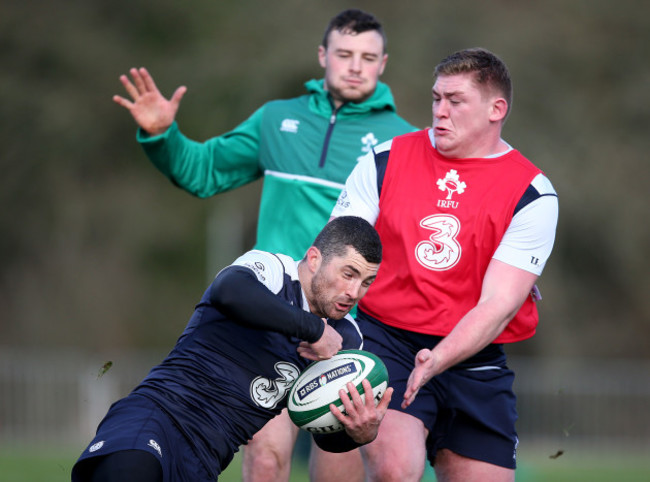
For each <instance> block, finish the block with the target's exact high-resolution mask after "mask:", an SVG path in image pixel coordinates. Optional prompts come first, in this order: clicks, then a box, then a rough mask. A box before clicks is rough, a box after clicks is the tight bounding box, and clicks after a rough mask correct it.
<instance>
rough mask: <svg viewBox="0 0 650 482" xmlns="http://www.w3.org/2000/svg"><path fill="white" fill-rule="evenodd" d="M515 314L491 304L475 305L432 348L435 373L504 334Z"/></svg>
mask: <svg viewBox="0 0 650 482" xmlns="http://www.w3.org/2000/svg"><path fill="white" fill-rule="evenodd" d="M513 316H514V313H513V314H509V313H507V314H506V313H503V312H502V310H496V309H494V307H492V306H490V305H487V306H485V305H481V304H479V305H477V306H476V307H474V308H473V309H472V310H470V311H469V312H468V313H467V314H466V315H465V316H464V317H463V318H462V319H461V320H460V322H459V323H458V324H457V325H456V326H455V327H454V329H453V330H452V331H451V332H450V333H449V334H448V335H447V336H446V337H444V338H443V339H442V340H441V341H440V343H438V344H437V345H436V346H435V347H434V348H433V350H432V353H431V354H432V356H433V357H434V359H435V363H434V366H435V373H434V374H433V376H435V375H438V374H439V373H442V372H443V371H445V370H447V369H448V368H451V367H452V366H454V365H457V364H458V363H460V362H462V361H464V360H466V359H468V358H470V357H472V356H473V355H476V354H477V353H478V352H479V351H481V350H482V349H483V348H485V347H486V346H487V345H489V344H490V343H492V342H493V341H494V340H495V339H496V338H497V337H498V336H499V335H500V334H501V332H502V331H503V330H504V329H505V327H506V326H507V325H508V323H509V322H510V320H511V319H512V317H513Z"/></svg>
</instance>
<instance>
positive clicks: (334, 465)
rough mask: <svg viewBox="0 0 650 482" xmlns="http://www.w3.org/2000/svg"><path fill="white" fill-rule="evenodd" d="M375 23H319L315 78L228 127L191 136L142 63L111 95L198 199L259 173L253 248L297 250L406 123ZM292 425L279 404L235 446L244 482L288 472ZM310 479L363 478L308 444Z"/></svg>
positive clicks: (353, 15) (345, 457)
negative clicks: (367, 157)
mask: <svg viewBox="0 0 650 482" xmlns="http://www.w3.org/2000/svg"><path fill="white" fill-rule="evenodd" d="M387 58H388V56H387V54H386V38H385V34H384V31H383V28H382V26H381V24H380V23H379V22H378V21H377V19H376V18H374V17H373V16H372V15H370V14H368V13H365V12H362V11H360V10H346V11H344V12H341V13H340V14H338V15H337V16H336V17H334V18H333V19H332V20H331V21H330V24H329V25H328V27H327V29H326V31H325V35H324V37H323V41H322V44H321V45H320V46H319V48H318V60H319V63H320V65H321V66H322V67H323V68H324V71H325V75H324V78H323V79H321V80H310V81H308V82H306V84H305V87H306V88H307V92H308V93H307V94H306V95H303V96H300V97H296V98H293V99H287V100H274V101H270V102H268V103H266V104H264V105H263V106H262V107H260V108H259V109H258V110H257V111H255V112H254V113H253V114H252V115H251V116H250V117H249V118H248V119H247V120H245V121H244V122H242V123H241V124H240V125H238V126H237V127H235V128H234V129H233V130H232V131H230V132H228V133H226V134H223V135H220V136H217V137H213V138H211V139H209V140H207V141H205V142H196V141H193V140H191V139H189V138H187V137H185V136H184V135H183V134H182V133H181V132H180V130H179V128H178V125H177V124H176V122H175V120H174V119H175V116H176V112H177V111H178V107H179V104H180V102H181V99H182V97H183V95H184V94H185V92H186V90H187V89H186V87H184V86H181V87H179V88H178V89H176V91H175V92H174V94H173V95H172V97H171V98H170V99H169V100H168V99H166V98H165V97H164V96H163V95H162V94H161V93H160V91H159V90H158V88H157V87H156V85H155V83H154V81H153V78H152V77H151V75H150V74H149V73H148V72H147V70H146V69H144V68H140V69H135V68H134V69H131V70H130V75H131V79H129V78H128V77H127V76H126V75H122V76H121V77H120V81H121V82H122V85H123V86H124V88H125V89H126V91H127V93H128V94H129V95H130V97H131V99H130V100H129V99H126V98H124V97H121V96H117V95H116V96H114V98H113V100H114V101H115V102H116V103H117V104H119V105H121V106H123V107H124V108H126V109H128V110H129V112H130V113H131V115H132V116H133V118H134V119H135V121H136V123H137V124H138V125H139V130H138V133H137V139H138V141H139V142H140V143H141V145H142V147H143V148H144V150H145V152H146V154H147V156H148V157H149V159H150V160H151V161H152V162H153V163H154V165H155V166H156V167H157V168H158V169H159V170H160V171H161V172H162V173H163V174H165V175H166V176H167V177H168V178H169V179H170V180H171V181H172V182H174V183H175V184H176V185H178V186H180V187H181V188H183V189H185V190H186V191H188V192H189V193H191V194H193V195H195V196H198V197H201V198H205V197H209V196H213V195H215V194H218V193H220V192H225V191H228V190H230V189H234V188H236V187H239V186H242V185H244V184H247V183H249V182H252V181H254V180H256V179H259V178H260V177H262V176H263V177H264V183H263V188H262V198H261V201H260V210H259V218H258V225H257V241H256V244H255V248H257V249H261V250H264V251H271V252H282V253H285V254H287V255H289V256H292V257H294V258H301V257H302V256H303V255H304V254H305V251H306V250H307V249H308V248H309V246H310V243H311V241H312V240H313V238H314V237H315V235H316V234H317V233H318V232H319V231H320V230H321V228H322V227H323V226H324V225H325V223H326V222H327V221H328V219H329V216H330V213H331V211H332V208H333V207H334V204H335V202H336V200H337V198H338V195H339V193H340V191H341V189H342V188H343V185H344V183H345V180H346V178H347V176H348V174H349V173H350V172H351V170H352V168H353V167H354V166H355V165H356V163H357V160H358V158H360V157H361V156H362V155H364V154H365V153H367V152H368V151H370V150H371V149H372V147H373V146H374V145H376V144H378V143H379V142H383V141H385V140H388V139H391V138H392V137H394V136H396V135H400V134H403V133H406V132H409V131H413V130H415V128H414V127H413V126H411V125H410V124H409V123H408V122H406V121H405V120H404V119H402V118H401V117H399V116H398V115H397V113H396V109H395V105H394V101H393V96H392V94H391V91H390V88H389V87H388V86H387V85H386V84H383V83H381V82H379V77H380V76H381V74H382V73H383V71H384V68H385V66H386V61H387ZM297 433H298V430H297V428H296V427H295V426H294V425H293V424H292V423H291V421H290V419H289V417H288V416H287V414H286V411H285V412H283V414H282V415H280V416H278V417H276V418H275V419H273V420H272V421H271V422H269V423H268V424H267V425H266V426H265V427H264V428H263V429H262V430H261V431H260V432H258V434H257V435H256V436H255V437H254V438H253V440H251V442H250V443H249V445H248V446H247V447H246V449H245V451H244V467H243V474H244V479H245V480H246V481H260V480H274V481H277V480H288V479H289V472H290V464H291V454H292V451H293V446H294V444H295V441H296V437H297ZM310 472H311V476H312V480H321V481H322V480H344V479H345V480H362V479H363V467H362V464H361V460H360V456H359V454H358V450H355V451H353V452H349V453H344V454H332V453H328V452H323V451H320V450H318V449H316V448H313V449H312V460H311V463H310Z"/></svg>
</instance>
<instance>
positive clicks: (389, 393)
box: [377, 387, 394, 413]
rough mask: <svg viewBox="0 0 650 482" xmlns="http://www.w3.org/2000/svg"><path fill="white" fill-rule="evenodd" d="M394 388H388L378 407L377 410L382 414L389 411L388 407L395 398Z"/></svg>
mask: <svg viewBox="0 0 650 482" xmlns="http://www.w3.org/2000/svg"><path fill="white" fill-rule="evenodd" d="M393 392H394V390H393V387H388V388H387V389H386V391H385V392H384V394H383V395H382V397H381V400H380V401H379V404H378V405H377V410H379V411H380V412H384V413H385V412H386V410H388V405H389V404H390V401H391V399H392V398H393Z"/></svg>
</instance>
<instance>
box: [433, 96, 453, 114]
mask: <svg viewBox="0 0 650 482" xmlns="http://www.w3.org/2000/svg"><path fill="white" fill-rule="evenodd" d="M432 109H433V117H437V118H441V117H447V116H448V115H449V102H448V101H447V100H445V99H440V100H438V101H435V100H434V101H433V106H432Z"/></svg>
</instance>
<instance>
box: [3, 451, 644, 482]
mask: <svg viewBox="0 0 650 482" xmlns="http://www.w3.org/2000/svg"><path fill="white" fill-rule="evenodd" d="M79 450H81V449H79ZM77 456H78V453H77V451H76V450H47V451H46V450H43V449H39V450H27V449H15V448H13V449H12V448H3V449H2V450H1V451H0V482H69V481H70V470H71V468H72V465H73V463H74V461H75V459H76V457H77ZM240 467H241V461H240V458H239V456H237V457H235V460H234V461H233V463H232V464H231V465H230V466H229V467H228V468H227V469H226V470H225V471H224V473H223V474H222V475H221V476H220V477H219V481H220V482H240V481H241V470H240ZM306 480H308V478H307V470H306V465H305V464H304V463H302V462H300V461H299V460H297V461H296V463H294V470H293V472H292V476H291V482H303V481H306ZM647 480H650V457H648V456H647V455H645V456H644V455H642V454H639V455H634V456H633V455H626V454H624V453H613V452H610V453H606V454H600V453H594V454H587V453H581V454H571V453H568V452H567V453H565V454H563V455H562V456H560V457H558V458H555V459H551V458H549V456H548V455H544V456H539V455H534V454H525V453H522V454H520V460H519V468H518V469H517V481H518V482H549V481H551V482H610V481H616V482H641V481H647ZM423 481H425V482H433V481H435V477H434V475H433V471H432V470H431V468H430V467H428V468H427V473H426V474H425V478H424V479H423Z"/></svg>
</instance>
